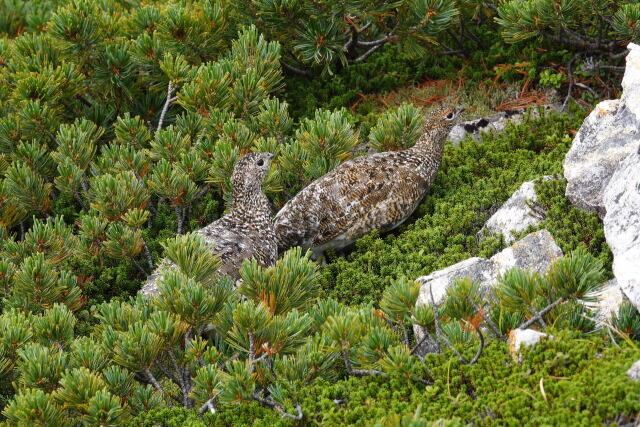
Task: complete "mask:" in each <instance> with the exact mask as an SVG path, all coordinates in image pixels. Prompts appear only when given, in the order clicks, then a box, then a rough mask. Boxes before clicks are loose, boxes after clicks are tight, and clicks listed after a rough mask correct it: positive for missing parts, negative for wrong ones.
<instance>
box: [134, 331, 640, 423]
mask: <svg viewBox="0 0 640 427" xmlns="http://www.w3.org/2000/svg"><path fill="white" fill-rule="evenodd" d="M470 352H473V349H470ZM638 357H640V350H639V349H638V348H637V347H634V346H630V345H628V344H622V345H621V347H620V348H618V347H615V346H612V345H611V344H610V342H609V341H608V340H607V339H603V338H601V337H591V338H588V337H582V336H580V335H579V334H577V333H574V332H567V331H556V334H555V338H554V339H550V340H545V341H543V342H542V343H541V344H539V345H537V346H535V347H533V348H532V349H530V350H527V351H525V352H524V355H523V357H522V361H521V362H517V361H514V360H513V359H512V357H511V355H510V354H509V352H508V349H507V344H505V343H502V342H499V341H494V342H492V343H491V344H490V345H489V346H488V347H487V348H486V349H485V353H484V354H483V356H482V357H481V358H480V360H479V362H478V363H477V364H475V365H470V366H464V365H461V364H460V363H459V362H458V360H457V359H456V358H455V357H450V355H448V354H438V355H430V356H428V357H427V358H426V359H425V363H426V365H427V366H428V367H429V370H430V372H431V378H432V381H433V384H431V385H422V384H419V383H415V382H412V381H406V380H405V379H403V378H402V377H367V378H354V377H351V378H349V379H345V380H342V381H338V382H337V383H334V384H330V383H327V382H324V381H321V380H319V381H317V382H316V383H315V384H313V385H311V386H308V387H305V388H302V389H301V390H300V394H299V397H300V403H301V406H302V410H303V412H304V414H305V418H304V420H303V421H302V422H300V423H298V425H324V426H341V425H373V424H375V423H379V425H390V426H391V425H410V424H408V423H406V422H402V418H403V417H404V416H406V415H407V414H414V413H416V411H419V414H420V416H419V417H418V418H419V419H421V420H422V421H424V420H429V421H436V420H447V423H446V424H450V425H467V424H468V423H472V424H474V425H523V424H524V425H585V426H588V425H602V424H608V425H623V424H628V423H633V422H634V419H636V417H637V416H639V415H640V386H638V384H637V383H633V382H631V381H630V380H628V379H627V377H626V374H625V372H626V370H627V369H629V367H630V366H631V364H632V363H633V362H634V361H635V360H637V359H638ZM158 423H160V424H161V425H166V426H174V425H175V426H177V425H194V426H200V425H216V426H224V425H296V424H295V422H293V421H291V420H283V419H281V418H279V417H278V415H277V414H276V413H275V412H273V411H271V410H270V409H268V408H263V407H261V406H260V405H259V404H257V403H254V404H249V405H243V406H236V407H234V406H228V407H225V408H223V409H222V411H221V412H220V413H218V414H215V415H212V414H210V415H207V416H205V417H204V419H200V418H198V417H197V416H196V415H195V414H194V413H191V412H189V411H186V410H182V409H162V410H158V411H152V412H149V413H146V414H143V415H140V416H139V417H137V418H136V419H135V420H134V421H133V425H141V426H153V425H158ZM425 425H426V424H425Z"/></svg>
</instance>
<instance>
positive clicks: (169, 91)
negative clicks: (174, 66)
mask: <svg viewBox="0 0 640 427" xmlns="http://www.w3.org/2000/svg"><path fill="white" fill-rule="evenodd" d="M173 89H174V88H173V83H172V82H171V80H169V85H168V86H167V99H166V101H165V102H164V106H163V107H162V111H161V112H160V119H159V120H158V127H157V128H156V132H159V131H160V129H162V122H164V116H165V115H166V114H167V110H169V107H170V106H171V104H172V103H173V102H174V101H175V100H177V99H178V98H177V97H173V98H172V97H171V95H173Z"/></svg>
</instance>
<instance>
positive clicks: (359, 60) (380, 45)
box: [350, 44, 383, 64]
mask: <svg viewBox="0 0 640 427" xmlns="http://www.w3.org/2000/svg"><path fill="white" fill-rule="evenodd" d="M382 46H383V45H382V44H379V45H375V46H373V47H372V48H371V49H369V50H367V51H366V52H365V53H363V54H362V55H360V56H358V57H357V58H356V59H354V60H353V61H350V62H351V63H352V64H355V63H357V62H362V61H364V60H365V59H367V58H368V57H370V56H371V55H372V54H373V53H374V52H375V51H376V50H378V49H380V48H381V47H382Z"/></svg>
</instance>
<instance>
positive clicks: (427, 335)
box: [411, 326, 441, 356]
mask: <svg viewBox="0 0 640 427" xmlns="http://www.w3.org/2000/svg"><path fill="white" fill-rule="evenodd" d="M421 328H422V332H423V333H424V336H423V337H422V339H421V340H420V341H419V342H418V343H417V344H416V345H415V346H413V348H412V349H411V355H412V356H413V355H415V353H416V351H418V349H419V348H420V347H422V344H424V343H425V342H426V341H427V340H429V341H431V342H432V343H435V345H436V346H437V350H438V352H440V351H441V350H440V345H439V344H438V341H437V340H436V339H434V338H433V336H432V335H431V334H430V333H429V331H427V328H423V327H422V326H421Z"/></svg>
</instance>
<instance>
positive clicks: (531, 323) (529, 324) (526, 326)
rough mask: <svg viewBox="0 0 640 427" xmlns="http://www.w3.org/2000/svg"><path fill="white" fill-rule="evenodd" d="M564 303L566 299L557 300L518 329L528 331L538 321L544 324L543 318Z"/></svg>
mask: <svg viewBox="0 0 640 427" xmlns="http://www.w3.org/2000/svg"><path fill="white" fill-rule="evenodd" d="M564 301H565V299H564V297H560V298H558V299H557V300H555V301H554V302H552V303H551V304H549V305H548V306H546V307H545V308H544V309H542V310H540V311H539V312H537V313H536V314H535V316H533V317H532V318H531V319H529V320H527V321H526V322H524V323H523V324H521V325H520V326H518V329H527V328H528V327H529V326H531V325H533V324H534V323H536V322H537V321H541V323H542V322H544V320H542V316H544V315H545V314H547V313H548V312H550V311H551V310H553V308H554V307H556V306H557V305H558V304H560V303H563V302H564ZM543 324H544V323H543Z"/></svg>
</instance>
